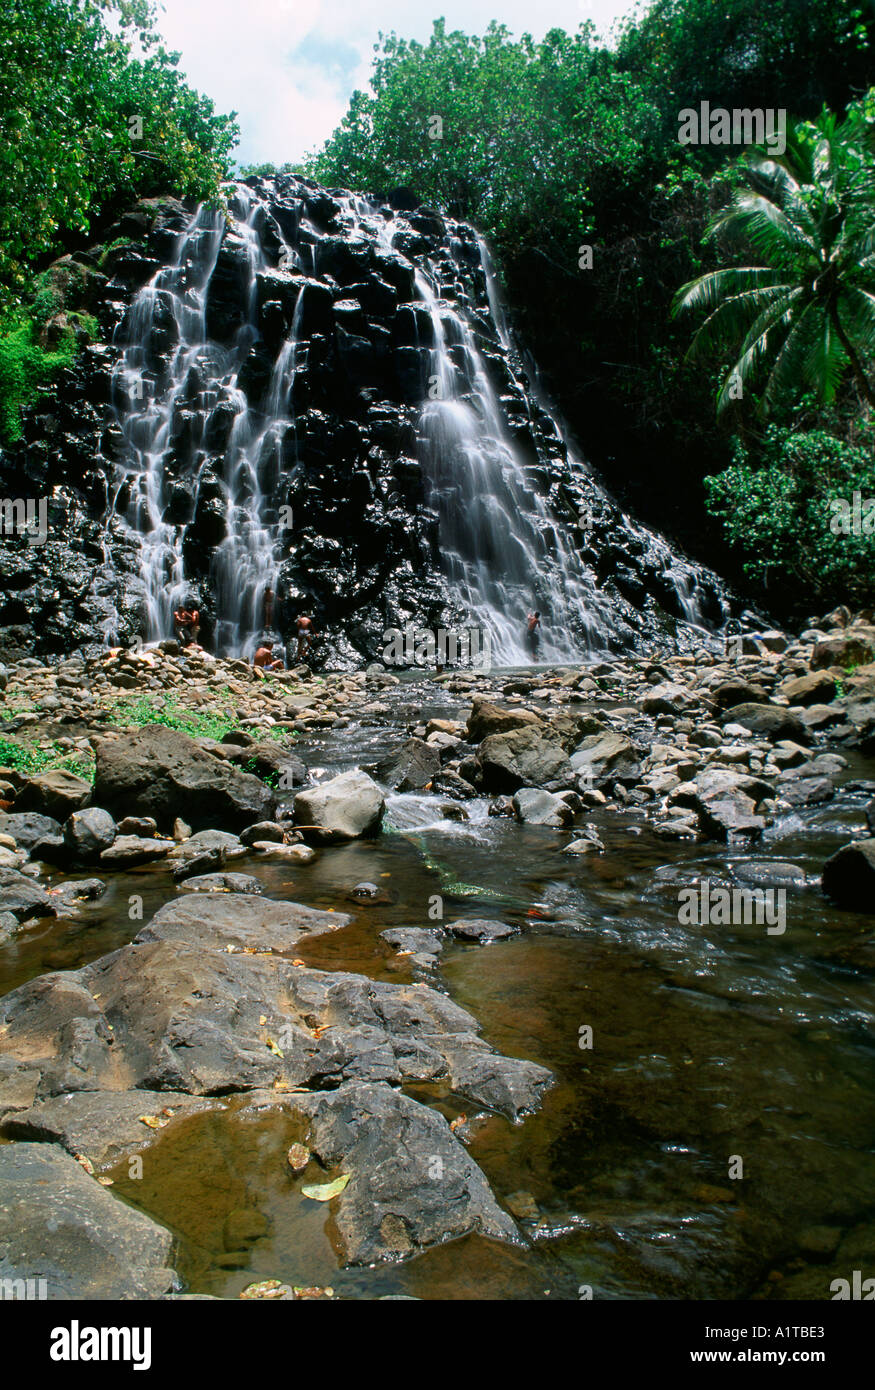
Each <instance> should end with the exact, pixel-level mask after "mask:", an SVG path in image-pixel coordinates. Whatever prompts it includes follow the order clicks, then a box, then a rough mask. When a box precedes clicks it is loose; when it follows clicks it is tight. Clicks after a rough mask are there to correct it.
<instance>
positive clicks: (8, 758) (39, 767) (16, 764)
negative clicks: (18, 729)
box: [0, 737, 94, 782]
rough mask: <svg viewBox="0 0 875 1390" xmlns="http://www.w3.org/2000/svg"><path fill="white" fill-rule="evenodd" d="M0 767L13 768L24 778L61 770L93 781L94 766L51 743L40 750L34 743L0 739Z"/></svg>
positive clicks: (82, 756) (77, 754) (83, 757)
mask: <svg viewBox="0 0 875 1390" xmlns="http://www.w3.org/2000/svg"><path fill="white" fill-rule="evenodd" d="M0 767H10V768H14V770H15V771H16V772H20V773H21V774H22V776H24V777H36V776H37V774H38V773H40V772H50V771H53V770H54V769H55V768H63V769H64V770H65V771H67V772H75V773H77V774H78V776H80V777H84V778H86V780H87V781H89V782H93V781H94V764H93V762H91V761H90V760H89V759H88V758H86V757H85V756H84V755H83V754H81V753H70V752H69V751H68V750H67V749H64V748H60V747H59V746H58V744H57V743H53V744H52V745H51V746H50V747H49V748H40V747H38V746H37V745H36V744H34V743H20V742H19V741H18V740H17V739H11V738H2V737H0Z"/></svg>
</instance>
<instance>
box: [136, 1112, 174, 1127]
mask: <svg viewBox="0 0 875 1390" xmlns="http://www.w3.org/2000/svg"><path fill="white" fill-rule="evenodd" d="M137 1119H138V1120H139V1121H140V1124H141V1125H148V1126H149V1128H150V1129H163V1128H164V1126H165V1125H166V1124H169V1123H170V1121H169V1120H168V1119H166V1118H163V1117H162V1116H161V1115H138V1116H137Z"/></svg>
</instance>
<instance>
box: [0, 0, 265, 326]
mask: <svg viewBox="0 0 875 1390" xmlns="http://www.w3.org/2000/svg"><path fill="white" fill-rule="evenodd" d="M178 60H179V55H178V54H174V53H168V52H167V51H166V50H165V49H164V48H163V47H162V46H161V44H160V42H159V40H158V37H157V34H156V31H155V27H154V10H153V5H152V0H7V4H6V6H5V7H4V13H3V23H2V25H0V184H2V187H3V188H4V189H5V190H6V196H5V197H4V198H3V199H2V200H0V290H2V291H3V293H4V294H5V295H6V297H7V298H9V297H16V296H17V297H20V296H21V294H22V293H23V291H24V288H25V285H26V282H27V275H28V268H29V267H30V266H31V265H32V264H33V263H34V261H36V259H37V258H38V257H39V256H41V255H43V254H44V253H46V252H48V251H51V250H53V249H55V248H56V247H57V246H58V244H59V241H60V240H61V239H62V238H63V236H64V235H65V234H77V233H87V232H88V230H89V227H90V225H91V223H92V222H93V220H94V218H95V217H96V216H98V215H100V214H101V213H103V212H105V211H106V210H107V209H110V208H112V207H113V206H116V205H118V204H119V203H120V202H122V201H130V200H131V199H132V198H134V197H136V196H138V195H148V194H151V193H155V192H166V191H167V190H168V189H171V190H173V191H174V192H175V193H177V194H178V195H180V196H188V195H190V196H197V197H210V196H216V195H217V192H218V187H219V183H220V181H221V179H222V178H223V177H224V176H226V174H227V173H228V168H229V154H230V151H231V149H232V147H233V145H234V143H235V141H236V135H237V128H236V125H235V124H234V121H233V118H232V117H226V116H219V115H216V113H215V111H214V108H213V104H212V102H210V101H209V100H207V98H205V97H202V96H200V95H199V94H198V93H197V92H195V91H193V90H192V89H191V88H190V87H189V86H188V85H187V84H186V82H185V81H184V79H183V77H182V75H181V74H180V73H179V71H178V69H177V64H178ZM140 121H141V122H142V131H140V130H139V124H138V122H140ZM137 136H139V137H140V138H136V137H137Z"/></svg>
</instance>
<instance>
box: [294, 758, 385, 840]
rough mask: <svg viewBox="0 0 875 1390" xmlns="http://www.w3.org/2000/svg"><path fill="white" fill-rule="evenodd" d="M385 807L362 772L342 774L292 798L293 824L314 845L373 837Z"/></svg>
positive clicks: (369, 779)
mask: <svg viewBox="0 0 875 1390" xmlns="http://www.w3.org/2000/svg"><path fill="white" fill-rule="evenodd" d="M385 809H386V803H385V800H384V798H383V793H382V792H381V791H380V788H379V787H378V786H377V784H376V782H374V781H373V779H372V778H370V777H369V776H368V775H367V773H366V772H344V773H341V775H340V776H339V777H332V779H331V781H330V782H323V783H322V785H321V786H318V787H309V788H308V789H307V790H306V791H302V792H298V794H297V796H296V797H295V821H296V823H297V824H298V825H300V826H301V827H303V828H304V830H303V833H304V834H305V836H306V837H307V838H312V839H314V840H315V841H316V842H317V843H330V842H331V841H333V840H356V839H359V838H361V837H365V836H372V835H376V834H377V833H378V831H379V829H380V823H381V821H382V819H383V812H384V811H385Z"/></svg>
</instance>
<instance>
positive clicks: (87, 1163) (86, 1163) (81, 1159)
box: [73, 1154, 94, 1178]
mask: <svg viewBox="0 0 875 1390" xmlns="http://www.w3.org/2000/svg"><path fill="white" fill-rule="evenodd" d="M73 1157H74V1158H75V1160H76V1162H77V1163H81V1164H82V1167H83V1168H84V1169H85V1171H86V1173H88V1174H89V1175H90V1176H91V1177H92V1178H93V1177H94V1164H93V1163H92V1162H91V1159H90V1158H86V1157H85V1154H74V1155H73Z"/></svg>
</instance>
